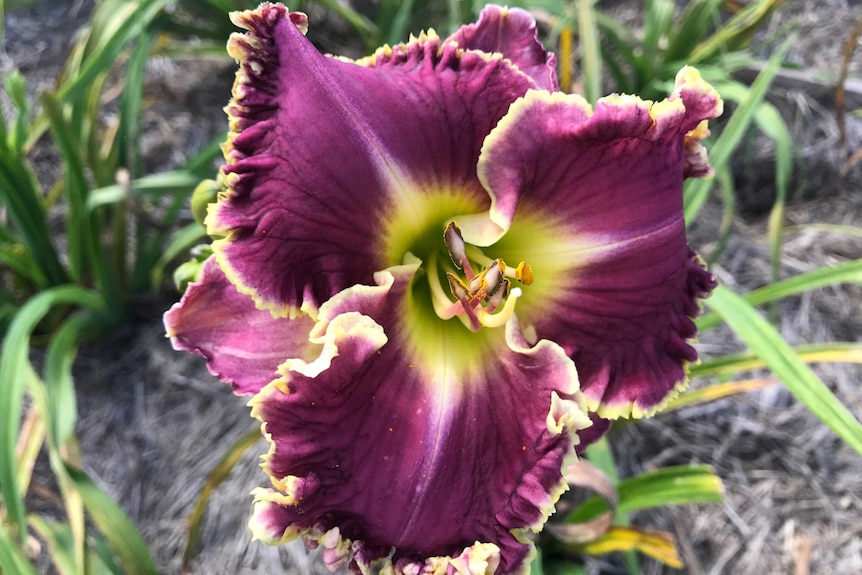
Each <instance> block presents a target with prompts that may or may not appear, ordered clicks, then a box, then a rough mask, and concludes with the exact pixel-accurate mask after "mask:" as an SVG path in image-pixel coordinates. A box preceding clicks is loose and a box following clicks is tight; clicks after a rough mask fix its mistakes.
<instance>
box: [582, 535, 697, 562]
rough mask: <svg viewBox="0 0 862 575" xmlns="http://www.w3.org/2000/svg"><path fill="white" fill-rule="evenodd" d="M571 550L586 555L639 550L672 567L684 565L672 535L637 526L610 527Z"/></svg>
mask: <svg viewBox="0 0 862 575" xmlns="http://www.w3.org/2000/svg"><path fill="white" fill-rule="evenodd" d="M572 548H573V550H576V551H579V552H581V553H586V554H587V555H604V554H605V553H611V552H613V551H635V550H636V551H639V552H641V553H643V554H644V555H647V556H648V557H652V558H653V559H655V560H656V561H661V562H662V563H664V564H665V565H668V566H670V567H673V568H674V569H682V568H683V567H684V565H683V563H682V560H681V559H680V558H679V554H678V553H677V550H676V544H675V542H674V539H673V535H671V534H670V533H664V532H660V531H648V530H645V529H638V528H637V527H612V528H611V529H610V531H608V532H607V533H606V534H605V535H603V536H602V537H600V538H598V539H596V540H595V541H590V542H589V543H583V544H580V545H573V546H572Z"/></svg>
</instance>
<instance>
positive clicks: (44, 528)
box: [29, 515, 79, 575]
mask: <svg viewBox="0 0 862 575" xmlns="http://www.w3.org/2000/svg"><path fill="white" fill-rule="evenodd" d="M29 519H30V525H32V526H33V530H34V531H36V533H38V534H39V536H40V537H41V538H42V539H44V540H45V542H46V543H47V544H48V555H49V556H50V557H51V561H52V562H53V563H54V567H56V569H57V571H58V572H59V573H60V575H79V571H78V569H77V568H76V566H75V541H74V538H73V537H72V530H71V529H70V528H69V526H68V525H64V524H62V523H58V522H56V521H51V520H50V519H44V518H42V517H39V516H38V515H30V517H29Z"/></svg>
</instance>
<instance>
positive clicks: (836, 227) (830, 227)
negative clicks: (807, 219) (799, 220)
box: [784, 224, 862, 238]
mask: <svg viewBox="0 0 862 575" xmlns="http://www.w3.org/2000/svg"><path fill="white" fill-rule="evenodd" d="M809 230H810V231H815V232H826V233H830V234H842V235H847V236H853V237H857V238H862V228H857V227H854V226H844V225H841V224H799V225H798V226H789V227H786V228H784V234H785V235H787V234H798V233H801V232H806V231H809Z"/></svg>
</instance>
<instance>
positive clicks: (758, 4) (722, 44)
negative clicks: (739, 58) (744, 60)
mask: <svg viewBox="0 0 862 575" xmlns="http://www.w3.org/2000/svg"><path fill="white" fill-rule="evenodd" d="M784 2H785V0H755V1H754V2H751V3H750V4H748V6H746V7H745V8H743V9H742V10H740V11H739V12H737V13H736V14H734V15H733V16H731V17H730V19H728V21H727V22H725V23H724V24H723V25H722V26H721V27H720V28H719V29H718V30H716V31H715V33H714V34H712V36H710V37H709V38H707V39H706V40H704V41H703V42H701V43H700V44H699V45H698V46H697V48H695V49H694V50H692V52H691V54H689V62H691V63H692V64H695V63H697V62H700V61H701V60H706V59H708V58H712V57H714V56H715V55H716V53H719V52H728V51H731V50H737V49H740V48H743V47H745V46H747V45H748V43H749V42H750V41H751V38H752V36H753V35H754V32H755V31H756V30H757V29H758V28H759V27H760V25H761V24H762V23H763V21H764V20H765V19H766V17H767V16H769V14H771V13H772V11H773V10H775V9H776V8H777V7H778V6H779V5H781V4H783V3H784Z"/></svg>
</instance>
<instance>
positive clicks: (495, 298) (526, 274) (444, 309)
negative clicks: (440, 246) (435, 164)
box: [428, 222, 533, 331]
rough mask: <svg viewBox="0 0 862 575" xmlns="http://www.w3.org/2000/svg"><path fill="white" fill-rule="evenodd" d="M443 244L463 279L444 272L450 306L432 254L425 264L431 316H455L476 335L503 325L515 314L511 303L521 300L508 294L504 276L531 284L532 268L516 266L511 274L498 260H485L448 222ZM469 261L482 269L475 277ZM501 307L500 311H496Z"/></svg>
mask: <svg viewBox="0 0 862 575" xmlns="http://www.w3.org/2000/svg"><path fill="white" fill-rule="evenodd" d="M443 241H444V243H445V244H446V250H447V251H448V252H449V257H450V258H452V263H453V264H455V267H456V268H457V269H459V270H464V276H465V277H464V278H463V279H462V278H461V277H459V276H458V275H457V274H455V273H452V272H446V280H447V281H448V283H449V291H450V292H451V294H452V296H453V297H454V298H455V299H456V301H455V302H452V300H451V299H449V297H448V296H447V295H446V294H445V292H444V289H443V286H442V285H441V282H440V272H441V270H439V269H438V268H437V258H438V255H437V253H436V252H432V254H431V256H430V257H429V260H428V264H429V268H428V282H429V286H430V287H431V299H432V302H433V304H434V311H435V313H436V314H437V315H438V316H439V317H440V318H441V319H450V318H452V317H455V316H458V319H460V320H461V322H462V323H464V325H465V326H467V327H468V328H469V329H471V330H473V331H479V330H480V329H481V327H482V326H483V325H484V326H486V327H500V326H502V325H505V324H506V322H507V321H508V320H509V318H511V317H512V315H513V314H514V313H515V301H516V300H517V299H518V298H519V297H520V296H521V290H520V288H515V289H512V290H511V291H510V287H511V282H510V281H509V280H508V279H507V276H508V277H509V278H514V279H516V280H518V281H520V282H521V283H523V284H525V285H529V284H531V283H533V270H532V268H530V266H529V265H527V264H525V263H524V262H520V263H519V264H518V266H517V267H516V268H515V269H514V270H513V269H512V268H509V267H508V266H506V262H504V261H503V260H502V259H499V258H498V259H493V260H492V259H491V258H488V257H486V256H485V254H483V253H482V251H481V250H479V249H478V248H476V247H474V246H468V245H467V244H466V243H465V242H464V238H463V236H462V235H461V230H460V228H458V224H456V223H455V222H449V224H448V225H447V226H446V231H445V232H444V233H443ZM471 259H472V260H473V261H474V262H478V263H479V264H480V265H483V266H484V268H485V269H483V270H482V271H481V272H480V273H478V274H476V273H475V272H474V271H473V268H472V266H471V264H470V260H471ZM465 280H466V281H465ZM509 296H511V297H509ZM503 302H505V304H504V303H503ZM501 306H502V309H500V307H501ZM498 309H499V311H498Z"/></svg>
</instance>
